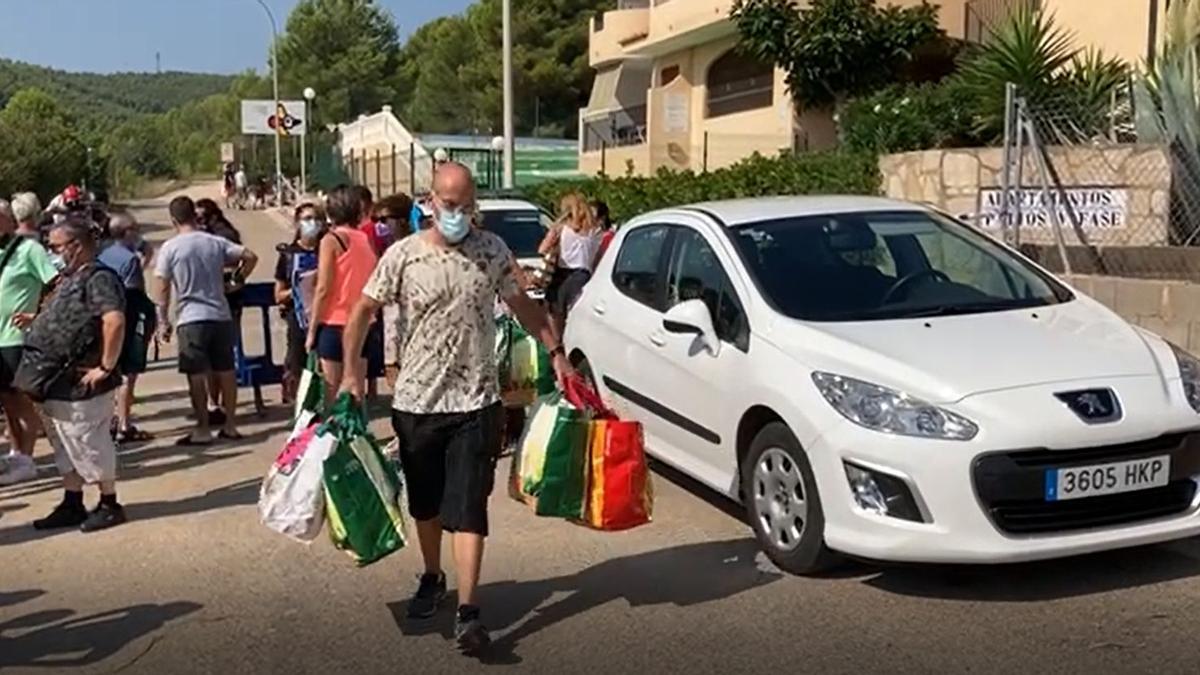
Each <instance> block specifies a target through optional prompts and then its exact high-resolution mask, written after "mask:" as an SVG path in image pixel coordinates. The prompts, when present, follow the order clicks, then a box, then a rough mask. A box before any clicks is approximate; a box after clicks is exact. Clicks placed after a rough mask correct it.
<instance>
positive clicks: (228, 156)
mask: <svg viewBox="0 0 1200 675" xmlns="http://www.w3.org/2000/svg"><path fill="white" fill-rule="evenodd" d="M234 159H235V158H234V156H233V143H222V144H221V161H222V162H232V161H234Z"/></svg>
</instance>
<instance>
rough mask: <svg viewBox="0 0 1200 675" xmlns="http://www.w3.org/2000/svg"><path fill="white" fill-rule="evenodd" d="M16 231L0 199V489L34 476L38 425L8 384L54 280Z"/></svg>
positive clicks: (46, 260) (25, 400)
mask: <svg viewBox="0 0 1200 675" xmlns="http://www.w3.org/2000/svg"><path fill="white" fill-rule="evenodd" d="M18 232H19V230H18V228H17V222H16V218H15V217H14V213H13V211H12V208H11V207H10V206H9V203H8V202H7V201H5V200H3V199H0V406H2V407H3V408H4V413H5V415H6V417H7V419H8V429H9V435H10V437H11V439H12V449H11V450H10V452H9V454H8V455H6V456H4V457H0V485H13V484H15V483H18V482H21V481H26V480H31V479H33V478H35V477H37V466H36V465H35V464H34V461H33V446H34V443H35V442H36V441H37V437H38V435H39V434H41V431H42V423H41V420H40V419H39V416H38V413H37V408H35V407H34V405H33V402H32V401H30V400H29V397H28V396H26V395H24V394H22V393H21V392H19V391H17V390H16V389H14V388H13V386H12V385H13V378H14V377H15V376H16V373H17V367H18V366H19V365H20V363H21V356H22V354H23V352H24V345H25V329H26V328H28V327H29V323H30V322H31V321H32V320H33V316H34V314H36V313H37V308H38V304H39V303H40V302H41V299H42V296H43V295H44V294H45V292H46V290H47V289H48V288H49V287H50V285H51V283H52V282H53V281H54V280H55V279H56V278H57V277H58V270H56V269H55V268H54V265H53V263H52V262H51V260H50V256H49V255H47V254H46V249H44V248H42V246H41V244H39V243H38V242H37V241H36V240H31V239H29V238H27V237H22V236H20V235H19V233H18Z"/></svg>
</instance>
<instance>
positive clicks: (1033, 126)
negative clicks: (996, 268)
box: [975, 82, 1200, 282]
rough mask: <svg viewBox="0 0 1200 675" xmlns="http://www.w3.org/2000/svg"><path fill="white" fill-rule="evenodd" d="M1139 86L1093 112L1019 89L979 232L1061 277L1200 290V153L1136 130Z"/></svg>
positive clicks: (1012, 93) (1090, 106)
mask: <svg viewBox="0 0 1200 675" xmlns="http://www.w3.org/2000/svg"><path fill="white" fill-rule="evenodd" d="M1133 87H1134V85H1133V84H1132V82H1131V83H1130V84H1129V85H1128V86H1127V87H1122V88H1120V89H1119V90H1118V91H1116V92H1115V93H1114V94H1113V95H1112V96H1111V97H1110V100H1108V101H1107V102H1104V101H1092V102H1090V103H1088V102H1080V101H1078V100H1067V99H1061V100H1050V101H1031V100H1028V99H1026V98H1025V97H1023V96H1022V94H1021V92H1020V91H1018V90H1016V88H1014V87H1011V86H1010V88H1009V91H1008V97H1007V99H1008V105H1007V114H1006V120H1005V123H1006V127H1007V132H1006V134H1005V143H1004V154H1003V165H1002V166H1001V167H1000V175H999V181H998V182H999V187H998V188H988V187H985V188H983V189H982V190H981V194H980V200H979V203H980V208H979V213H977V214H976V216H975V217H976V220H977V224H978V225H980V226H981V227H983V228H984V229H992V230H994V231H995V232H997V233H998V234H999V235H1000V236H1001V237H1003V238H1004V239H1005V241H1007V242H1008V243H1010V244H1013V245H1016V246H1018V247H1020V248H1021V249H1022V251H1024V252H1025V253H1026V254H1028V255H1030V256H1031V257H1033V258H1035V259H1036V260H1038V261H1039V262H1040V263H1042V264H1043V265H1045V266H1046V267H1048V268H1049V269H1051V270H1053V271H1056V272H1063V273H1067V274H1077V275H1079V274H1083V275H1095V276H1105V277H1125V278H1140V279H1161V280H1179V281H1192V282H1200V171H1197V170H1195V169H1196V162H1194V161H1192V159H1191V158H1192V157H1193V156H1194V155H1195V149H1187V148H1181V147H1179V146H1178V145H1173V144H1167V143H1162V142H1159V139H1157V138H1155V135H1154V134H1151V133H1148V132H1147V130H1146V129H1145V128H1142V127H1141V126H1140V125H1138V124H1135V119H1136V118H1137V117H1138V116H1137V112H1138V111H1137V110H1136V109H1135V108H1136V105H1135V102H1136V100H1137V97H1136V96H1135V95H1134V94H1135V92H1134V89H1133ZM1144 112H1145V111H1143V113H1144Z"/></svg>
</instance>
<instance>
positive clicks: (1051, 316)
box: [778, 298, 1162, 403]
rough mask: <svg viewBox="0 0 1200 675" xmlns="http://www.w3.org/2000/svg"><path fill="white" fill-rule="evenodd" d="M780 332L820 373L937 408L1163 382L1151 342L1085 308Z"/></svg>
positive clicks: (1081, 303) (1103, 312) (792, 325)
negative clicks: (1053, 386) (1018, 392)
mask: <svg viewBox="0 0 1200 675" xmlns="http://www.w3.org/2000/svg"><path fill="white" fill-rule="evenodd" d="M781 328H782V329H781V330H780V331H779V335H780V337H781V338H782V339H780V340H779V341H778V344H779V346H781V347H782V348H784V349H785V350H786V351H787V352H788V353H789V354H790V355H792V356H793V357H794V358H796V359H797V360H798V361H800V362H801V363H802V364H804V365H805V366H807V367H809V368H811V369H813V370H822V371H828V372H833V373H836V374H839V375H845V376H848V377H855V378H859V379H862V380H866V381H869V382H873V383H876V384H880V385H883V386H887V387H892V388H894V389H898V390H901V391H906V392H909V393H911V394H912V395H914V396H919V397H921V398H923V399H925V400H927V401H930V402H932V403H950V402H954V401H959V400H962V399H963V398H966V397H967V396H970V395H972V394H978V393H981V392H987V391H998V390H1003V389H1012V388H1016V387H1023V386H1030V385H1038V384H1048V383H1053V382H1066V381H1070V380H1082V379H1096V378H1105V377H1112V378H1117V377H1132V376H1144V375H1160V376H1161V374H1162V371H1161V369H1160V367H1159V361H1158V359H1157V358H1156V357H1155V354H1154V351H1153V350H1152V349H1151V347H1150V345H1149V344H1147V342H1146V340H1145V339H1144V338H1143V337H1142V334H1141V333H1140V332H1139V331H1138V330H1137V329H1135V328H1134V327H1133V326H1131V325H1129V324H1128V323H1126V322H1125V321H1124V320H1122V319H1121V318H1120V317H1118V316H1117V315H1116V314H1114V313H1112V312H1111V311H1109V310H1108V309H1106V308H1104V307H1103V306H1102V305H1100V304H1098V303H1096V302H1095V301H1093V300H1089V299H1086V298H1081V299H1077V300H1074V301H1071V302H1066V303H1063V304H1060V305H1054V306H1051V307H1039V308H1036V309H1026V310H1012V311H1004V312H991V313H984V314H968V315H961V316H949V317H936V318H920V319H896V320H885V321H869V322H848V323H815V322H800V321H788V322H787V325H786V326H783V327H781Z"/></svg>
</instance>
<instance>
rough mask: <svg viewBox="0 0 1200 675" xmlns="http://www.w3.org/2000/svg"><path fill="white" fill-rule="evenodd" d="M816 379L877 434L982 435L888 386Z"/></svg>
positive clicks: (848, 414) (841, 408)
mask: <svg viewBox="0 0 1200 675" xmlns="http://www.w3.org/2000/svg"><path fill="white" fill-rule="evenodd" d="M1197 373H1200V362H1198V363H1197ZM812 379H813V383H814V384H816V385H817V389H818V390H819V391H820V392H821V395H822V396H824V397H825V400H826V401H829V405H831V406H833V409H834V410H836V411H838V412H839V413H841V414H842V416H843V417H845V418H846V419H848V420H850V421H851V422H854V423H855V424H857V425H859V426H862V427H866V428H867V429H871V430H873V431H879V432H883V433H887V434H897V435H901V436H917V437H920V438H938V439H944V440H952V441H969V440H971V439H972V438H975V434H977V433H979V427H978V426H976V425H975V423H974V422H972V421H971V420H969V419H967V418H965V417H963V416H962V415H958V414H956V413H952V412H950V411H949V410H945V409H942V408H939V407H937V406H935V405H931V404H929V403H926V402H925V401H922V400H919V399H915V398H912V397H910V396H908V395H907V394H903V393H901V392H898V391H894V390H892V389H888V388H886V387H880V386H879V385H875V384H871V383H870V382H863V381H861V380H855V379H853V378H850V377H842V376H841V375H834V374H832V373H820V372H818V373H813V376H812Z"/></svg>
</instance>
